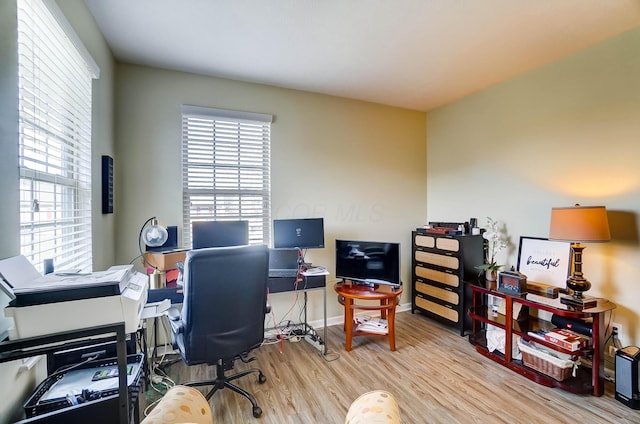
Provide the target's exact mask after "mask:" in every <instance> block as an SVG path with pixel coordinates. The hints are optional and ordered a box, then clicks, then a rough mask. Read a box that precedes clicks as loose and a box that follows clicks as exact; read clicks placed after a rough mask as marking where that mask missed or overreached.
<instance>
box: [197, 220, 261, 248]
mask: <svg viewBox="0 0 640 424" xmlns="http://www.w3.org/2000/svg"><path fill="white" fill-rule="evenodd" d="M245 244H249V221H193V222H192V223H191V247H192V248H193V249H204V248H207V247H226V246H242V245H245Z"/></svg>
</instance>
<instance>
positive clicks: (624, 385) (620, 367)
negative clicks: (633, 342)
mask: <svg viewBox="0 0 640 424" xmlns="http://www.w3.org/2000/svg"><path fill="white" fill-rule="evenodd" d="M639 362H640V347H637V346H627V347H625V348H622V349H618V350H617V351H616V357H615V366H616V394H615V398H616V399H617V400H619V401H620V402H622V403H624V404H625V405H627V406H628V407H629V408H633V409H640V374H639V373H638V363H639Z"/></svg>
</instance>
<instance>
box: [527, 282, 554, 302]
mask: <svg viewBox="0 0 640 424" xmlns="http://www.w3.org/2000/svg"><path fill="white" fill-rule="evenodd" d="M527 293H532V294H536V295H538V296H544V297H547V298H549V299H555V298H557V297H558V294H559V293H560V287H555V286H550V285H549V284H543V283H538V282H537V281H527Z"/></svg>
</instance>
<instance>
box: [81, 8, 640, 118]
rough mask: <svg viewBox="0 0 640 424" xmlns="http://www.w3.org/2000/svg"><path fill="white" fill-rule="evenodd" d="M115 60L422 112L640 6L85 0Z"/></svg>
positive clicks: (550, 54) (538, 60) (605, 29)
mask: <svg viewBox="0 0 640 424" xmlns="http://www.w3.org/2000/svg"><path fill="white" fill-rule="evenodd" d="M85 2H86V4H87V5H88V7H89V9H90V10H91V12H92V14H93V16H94V17H95V20H96V22H97V23H98V26H99V27H100V29H101V31H102V33H103V34H104V36H105V38H106V40H107V42H108V44H109V46H110V47H111V49H112V51H113V54H114V56H115V57H116V59H117V60H118V61H120V62H126V63H134V64H140V65H147V66H153V67H159V68H165V69H173V70H180V71H187V72H193V73H197V74H203V75H212V76H218V77H222V78H229V79H234V80H240V81H249V82H254V83H261V84H268V85H272V86H277V87H285V88H292V89H297V90H305V91H311V92H315V93H324V94H329V95H334V96H340V97H346V98H352V99H359V100H365V101H370V102H376V103H382V104H386V105H392V106H399V107H403V108H408V109H415V110H421V111H428V110H431V109H433V108H436V107H438V106H441V105H444V104H447V103H449V102H452V101H454V100H456V99H459V98H461V97H463V96H466V95H468V94H471V93H474V92H477V91H479V90H482V89H484V88H487V87H490V86H492V85H494V84H497V83H499V82H501V81H505V80H507V79H510V78H512V77H514V76H516V75H519V74H522V73H524V72H527V71H529V70H532V69H535V68H538V67H540V66H543V65H545V64H547V63H550V62H553V61H555V60H558V59H560V58H562V57H565V56H567V55H570V54H572V53H575V52H577V51H580V50H582V49H584V48H586V47H589V46H591V45H593V44H596V43H598V42H601V41H603V40H606V39H608V38H610V37H613V36H615V35H617V34H620V33H622V32H624V31H627V30H629V29H632V28H634V27H637V26H639V25H640V0H606V1H602V0H562V1H559V0H518V1H514V0H108V1H105V0H85Z"/></svg>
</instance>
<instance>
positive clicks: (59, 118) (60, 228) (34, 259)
mask: <svg viewBox="0 0 640 424" xmlns="http://www.w3.org/2000/svg"><path fill="white" fill-rule="evenodd" d="M17 18H18V25H17V26H18V47H17V48H18V52H17V53H18V54H17V56H18V85H19V87H18V116H19V124H18V130H19V133H18V168H19V180H20V181H19V186H18V190H19V204H20V218H19V223H20V251H21V253H22V254H23V255H24V256H25V257H27V259H29V260H30V262H31V263H32V264H33V265H34V266H35V267H36V268H39V269H41V270H44V265H43V262H44V259H49V258H50V259H53V260H54V263H55V265H56V267H58V268H64V269H81V270H83V271H91V270H92V267H93V254H92V169H91V168H92V155H91V144H92V129H91V128H92V96H93V93H92V92H93V90H92V89H93V87H92V86H93V80H94V79H97V78H99V76H100V69H99V67H98V66H97V64H96V63H95V61H94V60H93V58H92V57H91V55H90V54H89V52H88V51H87V49H86V48H85V47H84V45H83V44H82V42H81V41H80V39H79V38H78V36H77V35H76V34H75V32H74V31H73V29H72V27H71V25H70V24H69V22H68V21H67V20H66V18H65V17H64V14H63V13H62V11H61V10H60V9H59V7H58V5H57V4H56V3H55V1H53V0H43V1H40V2H35V1H33V2H32V1H23V0H19V1H18V2H17Z"/></svg>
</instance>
